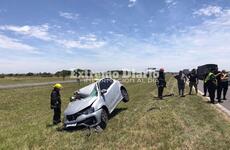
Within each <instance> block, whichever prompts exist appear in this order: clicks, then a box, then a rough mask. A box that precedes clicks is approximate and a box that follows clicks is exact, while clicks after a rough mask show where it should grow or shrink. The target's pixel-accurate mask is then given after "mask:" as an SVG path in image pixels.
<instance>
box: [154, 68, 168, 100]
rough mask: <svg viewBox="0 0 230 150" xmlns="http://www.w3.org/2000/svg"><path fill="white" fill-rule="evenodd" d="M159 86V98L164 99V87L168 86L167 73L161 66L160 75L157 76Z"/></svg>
mask: <svg viewBox="0 0 230 150" xmlns="http://www.w3.org/2000/svg"><path fill="white" fill-rule="evenodd" d="M156 84H157V87H158V98H160V99H163V92H164V88H165V87H166V81H165V73H164V69H163V68H161V69H160V71H159V77H158V78H157V82H156Z"/></svg>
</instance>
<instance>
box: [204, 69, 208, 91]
mask: <svg viewBox="0 0 230 150" xmlns="http://www.w3.org/2000/svg"><path fill="white" fill-rule="evenodd" d="M207 76H208V73H206V74H205V75H204V79H203V82H204V85H203V87H204V95H203V96H206V95H207V91H208V84H207V82H206V81H205V79H206V78H207Z"/></svg>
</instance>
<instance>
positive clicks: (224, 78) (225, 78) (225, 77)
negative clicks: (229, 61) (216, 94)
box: [221, 70, 228, 100]
mask: <svg viewBox="0 0 230 150" xmlns="http://www.w3.org/2000/svg"><path fill="white" fill-rule="evenodd" d="M221 90H223V100H226V99H227V98H226V94H227V92H228V73H227V72H226V71H225V70H223V71H222V73H221Z"/></svg>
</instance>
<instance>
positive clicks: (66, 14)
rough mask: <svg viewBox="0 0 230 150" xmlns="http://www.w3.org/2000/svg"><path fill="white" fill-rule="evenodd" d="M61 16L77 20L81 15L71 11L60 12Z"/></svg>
mask: <svg viewBox="0 0 230 150" xmlns="http://www.w3.org/2000/svg"><path fill="white" fill-rule="evenodd" d="M59 16H60V17H63V18H66V19H70V20H76V19H78V17H79V14H77V13H70V12H61V11H60V12H59Z"/></svg>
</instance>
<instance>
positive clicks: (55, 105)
mask: <svg viewBox="0 0 230 150" xmlns="http://www.w3.org/2000/svg"><path fill="white" fill-rule="evenodd" d="M61 89H62V85H61V84H59V83H57V84H55V85H54V86H53V90H52V92H51V94H50V105H51V106H50V108H51V109H53V110H54V115H53V124H54V125H56V124H58V123H60V122H61V95H60V90H61Z"/></svg>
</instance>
